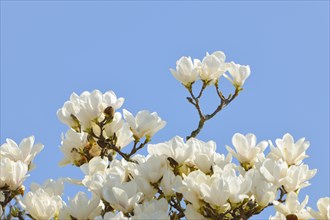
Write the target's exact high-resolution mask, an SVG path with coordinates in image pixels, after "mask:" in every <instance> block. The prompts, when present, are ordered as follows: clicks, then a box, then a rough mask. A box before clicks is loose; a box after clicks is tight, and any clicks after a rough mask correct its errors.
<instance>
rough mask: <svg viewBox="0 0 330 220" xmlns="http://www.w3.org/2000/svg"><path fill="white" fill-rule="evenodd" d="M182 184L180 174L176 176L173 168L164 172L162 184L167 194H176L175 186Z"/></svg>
mask: <svg viewBox="0 0 330 220" xmlns="http://www.w3.org/2000/svg"><path fill="white" fill-rule="evenodd" d="M181 185H182V178H181V177H180V176H175V175H174V173H173V171H172V170H166V171H165V172H164V175H163V178H162V181H161V182H160V186H161V188H162V191H163V193H164V194H165V196H168V197H170V196H174V195H175V191H174V187H176V188H177V187H180V186H181Z"/></svg>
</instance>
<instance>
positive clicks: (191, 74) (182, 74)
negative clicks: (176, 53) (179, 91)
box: [170, 57, 199, 86]
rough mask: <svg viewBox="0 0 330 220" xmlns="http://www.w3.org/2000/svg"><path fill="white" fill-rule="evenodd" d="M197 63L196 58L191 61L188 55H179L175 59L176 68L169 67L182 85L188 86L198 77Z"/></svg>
mask: <svg viewBox="0 0 330 220" xmlns="http://www.w3.org/2000/svg"><path fill="white" fill-rule="evenodd" d="M197 63H198V61H197V60H194V63H193V62H192V60H191V58H190V57H181V58H180V59H179V60H178V61H176V70H174V69H170V71H171V73H172V75H173V76H174V77H175V78H176V79H177V80H178V81H180V82H181V83H182V84H183V85H184V86H189V85H191V84H192V83H194V82H195V81H196V80H197V79H198V78H199V73H198V70H197V69H196V67H197Z"/></svg>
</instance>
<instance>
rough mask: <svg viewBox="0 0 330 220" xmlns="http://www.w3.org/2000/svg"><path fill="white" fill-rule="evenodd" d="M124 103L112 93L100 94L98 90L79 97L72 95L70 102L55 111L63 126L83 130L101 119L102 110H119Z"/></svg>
mask: <svg viewBox="0 0 330 220" xmlns="http://www.w3.org/2000/svg"><path fill="white" fill-rule="evenodd" d="M123 103H124V98H118V99H117V96H116V94H115V93H114V92H113V91H108V92H106V93H104V94H102V93H101V92H100V91H99V90H94V91H92V92H87V91H85V92H83V93H81V95H80V96H78V95H77V94H75V93H73V94H72V95H71V96H70V101H67V102H66V103H65V104H64V106H63V107H62V108H61V109H59V110H58V111H57V116H58V118H59V119H60V121H62V122H63V123H64V124H67V125H68V126H70V127H72V128H74V129H75V130H76V129H77V127H79V126H80V125H81V126H82V129H83V130H87V129H90V128H91V127H92V126H93V122H95V120H99V118H100V117H101V118H100V119H103V118H102V117H104V115H103V114H104V110H105V109H106V108H107V107H109V106H111V107H112V108H113V109H114V110H116V109H119V108H120V107H121V106H122V105H123Z"/></svg>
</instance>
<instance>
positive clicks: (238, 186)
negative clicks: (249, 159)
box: [215, 168, 252, 203]
mask: <svg viewBox="0 0 330 220" xmlns="http://www.w3.org/2000/svg"><path fill="white" fill-rule="evenodd" d="M215 175H218V176H221V178H223V179H224V180H225V181H226V182H227V183H228V189H229V201H230V202H231V203H240V202H242V201H243V200H244V199H246V198H249V196H248V193H249V192H250V190H251V187H252V179H246V178H244V177H243V176H242V175H239V176H237V175H236V172H235V169H234V168H232V169H228V170H226V171H224V172H223V173H221V174H220V173H216V174H215Z"/></svg>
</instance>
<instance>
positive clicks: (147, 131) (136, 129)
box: [123, 109, 166, 139]
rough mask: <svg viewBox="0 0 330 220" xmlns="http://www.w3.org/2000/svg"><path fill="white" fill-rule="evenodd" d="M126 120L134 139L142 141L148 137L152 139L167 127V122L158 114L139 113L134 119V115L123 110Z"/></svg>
mask: <svg viewBox="0 0 330 220" xmlns="http://www.w3.org/2000/svg"><path fill="white" fill-rule="evenodd" d="M123 112H124V118H125V120H126V121H127V122H128V124H129V126H130V128H131V131H132V132H133V134H134V138H136V139H140V138H143V137H146V138H147V139H150V138H151V137H152V136H154V134H155V133H156V132H157V131H159V130H160V129H162V128H163V127H165V125H166V122H165V121H163V120H162V119H161V118H160V117H159V116H158V114H157V113H156V112H153V113H150V112H149V111H146V110H144V111H139V112H138V113H137V114H136V116H135V117H134V116H133V115H132V113H130V112H129V111H127V110H126V109H124V110H123Z"/></svg>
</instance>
